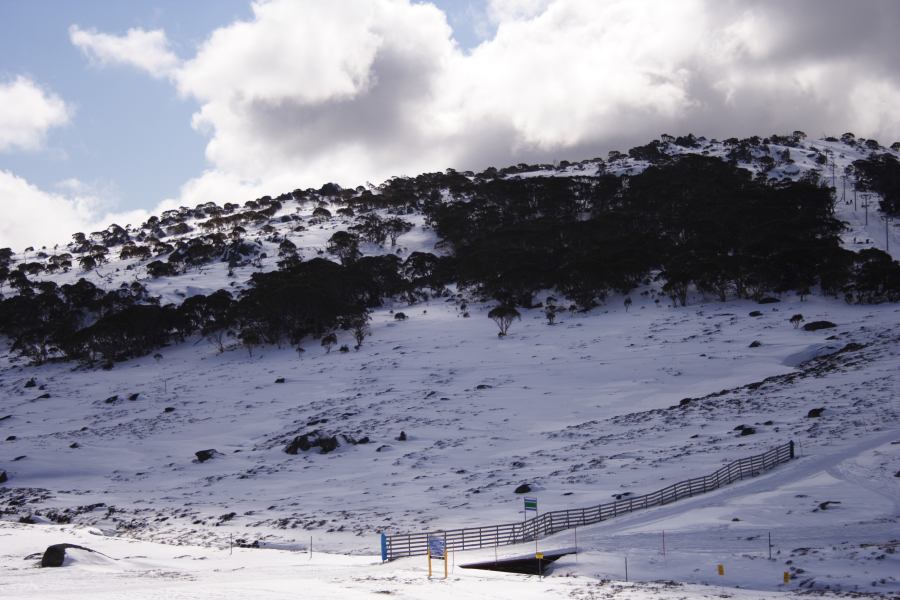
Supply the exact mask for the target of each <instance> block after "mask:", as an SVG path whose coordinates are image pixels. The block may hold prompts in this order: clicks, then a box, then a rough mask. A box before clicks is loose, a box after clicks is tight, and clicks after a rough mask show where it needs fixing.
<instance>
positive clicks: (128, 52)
mask: <svg viewBox="0 0 900 600" xmlns="http://www.w3.org/2000/svg"><path fill="white" fill-rule="evenodd" d="M69 39H70V40H71V42H72V44H74V45H75V46H76V47H77V48H79V49H80V50H81V51H82V52H83V53H84V54H85V55H86V56H87V57H88V59H89V60H90V61H91V62H92V63H94V64H97V65H100V66H106V65H116V64H119V65H128V66H131V67H135V68H137V69H141V70H143V71H146V72H148V73H150V74H151V75H153V76H154V77H165V76H168V75H170V74H171V73H172V71H173V70H174V69H175V68H176V67H177V66H178V65H179V64H180V62H181V61H180V60H179V58H178V57H177V56H176V55H175V53H174V52H172V51H171V50H170V49H169V40H168V38H167V37H166V33H165V31H163V30H161V29H155V30H152V31H145V30H143V29H139V28H133V29H129V30H128V32H127V33H126V34H125V35H124V36H116V35H111V34H107V33H98V32H97V31H94V30H86V29H81V28H80V27H79V26H78V25H72V26H71V27H69Z"/></svg>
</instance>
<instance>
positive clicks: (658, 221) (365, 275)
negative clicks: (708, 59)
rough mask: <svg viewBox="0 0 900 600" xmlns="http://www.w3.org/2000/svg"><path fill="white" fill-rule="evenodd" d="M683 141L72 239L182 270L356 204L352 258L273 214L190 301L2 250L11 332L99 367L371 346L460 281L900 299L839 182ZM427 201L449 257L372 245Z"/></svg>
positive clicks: (561, 289) (346, 240)
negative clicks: (565, 171) (307, 345)
mask: <svg viewBox="0 0 900 600" xmlns="http://www.w3.org/2000/svg"><path fill="white" fill-rule="evenodd" d="M669 137H671V136H669ZM672 143H674V144H679V143H680V144H685V145H690V144H696V143H698V141H697V139H696V138H693V137H685V138H678V139H675V138H672V139H664V140H663V142H659V143H653V144H650V145H648V146H646V147H639V148H637V149H633V152H631V154H632V155H633V156H635V157H639V158H642V159H644V160H648V161H649V162H651V163H652V164H651V166H650V167H649V168H647V169H646V170H645V171H643V172H642V173H640V174H638V175H632V176H622V177H618V176H613V175H610V174H604V169H603V166H604V164H603V162H602V161H601V160H600V159H593V160H592V161H587V162H586V163H581V164H579V165H575V167H576V168H585V167H590V169H591V171H592V172H596V174H593V175H579V176H567V177H552V176H546V177H534V176H530V177H526V178H518V177H515V174H516V173H518V172H521V171H528V170H532V169H529V168H528V166H527V165H518V166H517V167H510V168H509V169H504V170H502V171H498V170H497V169H488V170H486V171H484V172H482V173H477V174H476V173H470V172H465V173H459V172H456V171H453V170H448V171H446V172H444V173H426V174H423V175H420V176H418V177H415V178H394V179H391V180H389V181H388V182H385V184H383V185H382V186H380V187H379V188H377V189H366V188H362V187H360V188H356V189H349V190H345V189H342V188H340V187H339V186H337V185H335V184H327V185H325V186H323V187H322V188H321V189H320V190H305V191H303V190H295V191H294V192H292V193H291V194H285V195H282V196H279V197H278V199H275V200H273V199H271V198H269V197H264V198H260V199H258V200H256V201H250V202H248V203H245V205H244V208H245V209H246V210H244V211H242V212H241V211H238V210H237V208H238V207H237V206H236V205H227V206H226V207H223V208H218V207H215V205H212V204H207V205H200V206H198V207H197V208H196V209H193V210H188V209H182V210H178V211H167V213H164V214H163V215H162V217H161V218H155V217H154V218H153V219H150V220H148V222H147V223H145V224H144V226H143V227H142V232H141V233H140V234H138V235H137V236H135V240H132V239H130V237H129V234H128V232H127V231H125V230H123V229H122V228H120V227H118V226H111V227H110V228H108V229H107V230H105V231H103V232H97V233H94V234H91V239H90V240H89V239H87V237H86V236H84V235H83V234H76V236H73V239H74V242H73V243H72V244H70V248H69V249H70V250H71V251H72V252H75V253H76V254H80V255H79V257H78V258H77V260H78V261H79V262H81V263H89V262H91V261H93V262H94V263H95V264H96V263H100V262H102V261H105V260H106V254H107V252H108V249H107V246H106V245H104V244H110V245H118V246H120V250H119V254H120V256H122V257H123V258H139V259H142V260H144V259H146V260H150V259H151V258H153V257H156V258H155V260H153V261H152V262H149V264H147V271H148V273H149V274H150V275H151V276H153V277H163V276H173V275H177V274H180V273H182V272H183V271H184V270H185V269H187V268H189V267H192V266H196V265H200V264H203V263H206V262H209V261H213V260H224V261H226V262H227V263H228V264H229V265H230V266H234V265H238V264H245V263H246V262H247V261H248V260H250V259H251V258H252V257H254V256H257V257H258V256H261V255H260V254H259V250H260V248H261V247H260V246H259V245H257V244H255V243H253V242H249V241H246V240H244V239H243V238H242V235H241V234H242V233H244V231H243V229H242V228H240V226H239V225H238V223H249V222H251V221H252V222H257V223H259V222H262V221H265V220H267V219H276V218H277V219H280V220H284V219H285V217H275V216H274V215H275V213H276V211H277V209H278V208H280V207H281V206H282V203H285V202H290V201H294V202H300V203H303V202H312V203H315V205H316V207H317V210H318V209H321V210H320V211H319V213H320V216H318V217H316V218H321V219H330V218H333V217H332V216H331V213H330V211H327V209H325V208H324V206H323V205H324V204H326V203H325V199H328V200H329V202H330V203H331V204H339V205H340V208H339V209H337V210H336V212H337V215H338V216H337V218H342V219H346V220H347V221H348V228H347V230H345V231H344V230H342V231H339V232H337V233H335V234H334V235H333V236H332V238H331V239H330V240H329V243H328V250H329V251H330V253H331V254H332V255H333V256H334V257H335V258H336V259H337V260H339V262H338V261H337V260H336V261H331V260H326V259H324V258H316V259H313V260H308V261H303V260H301V259H300V257H299V256H298V254H297V251H296V246H295V245H294V244H293V243H292V242H290V240H288V239H287V238H284V237H278V236H277V233H275V232H276V230H275V228H274V227H272V226H271V225H269V224H268V223H267V225H266V226H264V227H269V228H270V233H269V235H270V238H269V239H270V240H272V241H274V242H276V243H278V244H279V246H278V254H279V260H278V266H279V269H278V270H276V271H271V272H267V273H264V272H258V273H255V274H253V275H252V278H251V280H250V281H249V282H248V283H249V284H248V286H247V287H246V288H245V290H244V291H242V292H241V293H240V294H238V295H236V296H234V295H232V294H231V293H230V292H228V291H227V290H220V291H217V292H215V293H213V294H210V295H209V296H202V295H201V296H193V297H191V298H187V299H186V300H184V301H183V302H182V303H181V304H180V305H174V304H170V305H164V306H161V305H160V304H159V300H158V299H156V298H152V297H150V296H148V294H147V291H146V289H145V288H144V287H143V286H142V285H141V284H139V283H135V284H132V285H130V286H127V285H124V286H123V287H121V288H119V289H116V290H110V291H107V290H103V289H100V288H98V287H96V286H95V285H94V284H92V283H90V282H88V281H86V280H84V279H82V280H79V281H78V282H77V283H75V284H67V285H62V286H57V285H56V284H55V283H52V282H47V281H33V280H32V278H33V277H35V276H36V275H37V274H39V273H40V272H41V271H42V270H48V268H50V264H51V263H52V264H53V265H54V266H53V267H52V269H63V270H65V269H68V268H71V263H72V261H73V260H76V259H74V257H73V256H72V254H69V253H64V254H59V255H56V256H55V257H49V258H48V257H47V256H46V254H45V255H44V257H43V258H45V259H47V261H48V262H47V264H46V265H45V266H42V263H38V262H29V261H28V260H22V261H21V262H20V263H19V264H18V265H16V266H15V268H13V266H12V253H11V252H10V251H8V250H4V249H0V292H2V291H3V288H4V287H7V288H9V290H11V292H12V293H10V294H8V296H7V297H6V298H2V297H0V335H4V336H6V337H7V338H8V339H9V340H10V342H11V344H12V348H13V350H14V351H16V352H19V353H20V354H22V355H23V356H26V357H29V358H30V359H32V360H34V361H36V362H44V361H47V360H53V359H64V360H76V361H81V362H83V363H86V364H111V363H112V362H114V361H117V360H123V359H126V358H130V357H134V356H140V355H144V354H147V353H149V352H151V351H153V350H154V349H155V348H158V347H160V346H163V345H165V344H169V343H173V342H177V341H179V340H183V339H185V338H186V337H188V336H192V335H200V336H205V337H210V338H214V339H217V340H218V342H217V343H218V345H219V346H220V348H221V347H222V340H223V339H226V338H233V339H238V340H240V341H241V342H242V343H244V345H245V346H246V347H247V348H248V349H252V348H253V347H254V346H257V345H260V344H291V345H299V344H300V343H301V342H302V341H303V340H305V339H308V338H312V339H319V340H322V341H323V342H328V343H326V344H325V346H326V348H330V347H331V345H333V340H334V339H335V338H334V337H333V336H332V334H333V333H334V332H335V331H337V330H346V331H349V332H351V333H352V335H353V337H354V338H355V339H356V340H357V345H358V344H361V343H362V341H363V339H364V338H365V336H366V335H367V332H368V327H367V322H368V313H369V311H370V310H371V309H372V308H374V307H377V306H379V305H380V304H381V303H382V302H383V300H384V299H385V298H396V299H401V300H406V301H408V302H415V301H418V300H421V299H424V298H427V297H429V295H433V294H441V293H443V291H444V289H445V287H446V286H447V285H448V284H450V283H458V284H460V285H461V286H462V287H463V288H468V289H469V290H471V291H472V292H473V293H475V294H477V295H479V296H481V297H483V298H485V299H494V300H497V301H498V302H499V303H500V305H502V306H504V307H509V308H510V309H511V310H515V307H516V306H524V307H530V306H533V303H534V297H535V294H536V293H537V292H539V291H542V290H548V289H551V290H556V291H557V292H558V293H560V294H562V295H565V296H566V297H568V298H569V299H571V300H572V301H573V302H575V303H576V304H577V305H578V306H579V307H581V308H585V309H586V308H590V307H593V306H595V305H596V304H597V303H600V302H602V301H603V300H604V299H605V298H606V297H607V296H608V295H610V294H612V293H628V292H629V291H630V290H632V289H634V288H635V287H636V286H637V285H639V284H641V283H647V282H649V281H650V279H651V278H654V277H656V278H658V279H659V281H660V282H661V284H662V289H663V291H664V292H665V293H666V294H667V295H668V296H669V297H670V298H671V299H672V301H673V303H676V304H684V303H685V302H686V300H687V296H688V293H689V291H691V290H698V291H700V292H703V293H706V294H710V295H712V296H714V297H717V298H719V299H721V300H726V299H728V298H730V297H741V298H761V297H762V296H764V295H766V294H770V293H783V292H787V291H796V292H798V293H800V294H801V295H805V294H809V293H810V292H811V290H812V289H814V288H816V287H817V286H818V287H819V288H820V289H821V290H822V291H823V292H824V293H826V294H830V295H834V296H837V297H842V298H845V299H846V300H847V301H849V302H883V301H897V300H900V263H898V262H896V261H894V260H892V259H891V258H890V256H888V255H887V254H885V253H883V252H881V251H878V250H865V251H862V252H858V253H855V252H851V251H849V250H845V249H843V248H841V247H840V243H839V234H840V233H841V231H842V228H843V225H842V223H840V222H839V221H837V220H836V219H835V218H834V214H833V210H834V196H833V192H832V191H831V190H830V189H828V188H824V187H820V186H818V185H817V184H815V183H813V182H812V181H811V180H805V181H799V182H777V183H776V182H767V181H765V180H764V179H761V178H753V177H751V175H750V173H749V172H747V171H745V170H742V169H739V168H737V166H736V165H734V164H733V163H731V162H728V161H721V160H717V159H712V158H706V157H703V156H698V155H685V156H682V157H668V156H666V157H665V158H660V156H661V155H662V153H661V152H660V148H661V147H662V144H672ZM738 145H740V144H739V143H738V142H737V141H736V143H735V147H737V146H738ZM567 165H568V163H567ZM546 167H547V169H551V168H553V167H552V166H546ZM854 168H855V169H856V172H857V173H858V178H859V180H860V182H861V184H864V185H865V186H868V187H869V188H870V189H873V190H876V191H879V193H881V194H882V195H883V196H884V198H885V201H886V202H888V201H894V200H890V199H891V198H894V196H892V195H891V194H892V193H893V192H892V191H891V190H893V189H894V188H893V187H891V186H892V185H894V183H895V178H896V168H897V161H896V159H893V158H892V157H889V156H888V157H887V158H885V157H878V156H873V157H871V158H870V159H868V160H867V161H858V162H857V163H856V164H855V165H854ZM892 182H894V183H892ZM331 204H329V205H331ZM375 210H380V211H382V212H386V213H387V217H384V216H379V215H378V214H377V213H375V212H374V211H375ZM419 211H421V212H424V214H425V215H426V217H427V220H428V223H429V225H430V226H431V227H433V228H434V229H435V231H436V232H437V233H438V235H439V236H440V237H441V238H442V240H443V242H442V244H443V245H444V247H445V248H446V249H447V250H449V251H450V252H449V253H448V255H446V256H437V255H435V254H431V253H424V252H413V253H411V254H410V255H409V256H407V257H406V259H405V260H402V259H401V258H399V257H398V256H396V255H395V254H385V255H383V256H366V257H363V256H361V254H360V249H359V245H360V243H361V242H363V241H365V242H371V243H378V244H382V245H383V244H385V243H386V242H387V241H388V240H390V241H391V243H392V244H393V243H395V242H396V238H397V237H398V236H400V235H402V234H403V233H405V232H406V231H408V230H409V228H410V225H409V223H408V222H407V221H405V220H404V219H403V218H402V215H406V214H411V213H415V212H419ZM326 212H327V213H328V214H327V215H326V214H325V213H326ZM187 217H192V218H200V217H204V218H206V219H207V220H206V221H204V224H201V225H200V226H199V227H200V229H202V230H203V231H205V232H206V233H200V234H198V235H196V236H195V237H193V238H189V239H180V240H175V241H174V243H172V244H168V243H165V242H162V241H160V239H158V238H157V237H156V233H159V231H158V230H160V229H163V228H170V227H174V226H177V225H178V224H179V223H183V222H184V219H185V218H187ZM288 217H290V216H288ZM288 220H289V221H290V220H291V219H290V218H288ZM350 222H352V224H350ZM227 227H231V228H232V229H231V231H230V233H227V234H226V233H225V232H223V231H222V229H225V228H227ZM292 227H295V226H292ZM260 231H262V229H260ZM162 234H163V235H165V232H163V233H162ZM136 241H137V242H141V243H142V244H144V245H138V244H137V243H136ZM101 249H102V251H101ZM35 256H36V257H37V258H40V253H36V254H35ZM51 259H52V260H51ZM34 265H37V267H34ZM82 266H83V268H86V267H85V266H84V265H82ZM549 318H550V317H548V319H549ZM551 322H552V319H551Z"/></svg>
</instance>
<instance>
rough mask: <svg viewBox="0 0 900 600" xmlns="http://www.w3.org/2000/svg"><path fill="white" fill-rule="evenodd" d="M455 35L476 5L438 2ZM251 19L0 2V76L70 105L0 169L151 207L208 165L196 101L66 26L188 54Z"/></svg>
mask: <svg viewBox="0 0 900 600" xmlns="http://www.w3.org/2000/svg"><path fill="white" fill-rule="evenodd" d="M436 4H437V5H438V6H440V7H441V8H442V9H444V11H445V12H446V13H447V18H448V22H450V24H451V25H452V26H453V27H454V35H455V37H456V40H457V42H458V43H459V44H460V45H461V46H462V47H465V48H471V47H472V46H474V45H477V43H478V42H479V41H480V39H479V38H478V36H477V35H476V33H475V31H474V23H473V21H472V15H473V14H475V13H476V12H477V11H478V10H483V5H482V3H480V2H459V1H452V0H446V1H443V2H436ZM251 17H252V11H251V10H250V3H249V2H248V1H247V0H202V1H200V0H198V1H191V2H185V1H183V0H169V1H153V2H147V1H139V0H116V1H114V2H110V1H109V0H89V1H83V0H79V1H66V0H55V1H54V0H29V1H27V2H26V1H11V0H7V1H3V2H0V79H2V78H9V77H11V76H13V75H16V74H26V75H28V76H30V77H31V78H32V79H33V80H34V81H35V82H37V83H38V84H39V85H41V86H44V87H46V88H49V89H51V90H52V91H53V92H55V93H56V94H58V95H59V96H61V97H62V98H63V99H65V100H66V101H67V102H69V103H70V104H71V105H72V106H73V107H74V115H73V118H72V120H71V122H70V123H69V124H68V125H66V126H63V127H60V128H55V129H53V130H51V131H50V132H49V135H48V139H47V142H46V145H45V146H44V148H42V149H41V150H40V151H37V152H27V153H7V154H0V169H6V170H9V171H12V172H14V173H16V174H18V175H20V176H22V177H24V178H26V179H27V180H28V181H30V182H33V183H35V184H36V185H38V186H39V187H41V188H44V189H52V188H54V186H55V184H57V183H58V182H60V181H64V180H67V179H71V178H75V179H78V180H81V181H83V182H85V183H87V184H89V185H92V186H95V187H98V188H100V190H101V191H102V192H103V193H105V194H109V195H111V196H113V197H114V199H115V200H117V201H118V202H119V206H120V207H122V208H139V207H151V206H154V205H155V204H156V203H157V202H159V200H161V199H162V198H167V197H173V196H175V195H176V194H177V192H178V188H179V186H181V185H182V184H183V183H184V182H185V181H187V180H188V179H190V178H191V177H193V176H195V175H196V174H197V173H199V172H201V171H202V170H203V169H204V167H205V166H206V162H207V161H206V159H205V157H204V150H205V147H206V143H207V138H206V136H204V135H202V134H201V133H198V132H197V131H194V130H193V129H192V128H191V126H190V123H191V115H192V114H193V113H194V112H195V111H196V110H197V108H198V103H197V102H196V101H195V100H194V99H192V98H184V97H179V95H178V94H177V93H176V92H175V91H174V90H173V89H172V86H171V85H169V84H168V83H167V82H166V81H164V80H159V79H154V78H151V77H147V76H146V75H145V74H143V73H140V72H137V71H134V70H132V69H128V68H122V67H120V68H97V67H96V66H92V65H91V64H89V62H88V61H86V60H85V57H84V55H83V54H82V53H81V52H80V51H79V50H78V48H76V47H75V46H74V45H73V44H72V43H71V42H70V40H69V26H70V25H73V24H77V25H79V26H81V27H83V28H85V29H96V30H98V31H103V32H108V33H116V34H123V33H125V31H126V30H128V29H129V28H132V27H138V28H143V29H160V28H161V29H164V30H165V31H166V34H167V36H168V38H169V40H170V41H171V42H172V46H173V49H174V50H175V52H176V53H177V54H179V55H182V56H190V55H193V54H194V52H195V50H196V48H197V47H198V46H199V45H200V44H202V43H203V41H204V40H205V39H206V38H207V37H208V36H209V35H210V33H211V32H212V31H213V30H215V29H216V28H217V27H222V26H225V25H228V24H229V23H232V22H233V21H235V20H239V19H240V20H246V19H250V18H251Z"/></svg>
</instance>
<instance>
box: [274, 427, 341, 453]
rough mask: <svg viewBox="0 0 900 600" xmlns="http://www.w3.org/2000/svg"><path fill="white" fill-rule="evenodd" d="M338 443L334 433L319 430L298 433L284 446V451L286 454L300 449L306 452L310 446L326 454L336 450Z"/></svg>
mask: <svg viewBox="0 0 900 600" xmlns="http://www.w3.org/2000/svg"><path fill="white" fill-rule="evenodd" d="M338 446H340V443H339V442H338V439H337V436H336V435H324V434H323V433H322V432H320V431H319V430H315V431H311V432H309V433H304V434H303V435H298V436H297V437H295V438H294V439H293V440H291V441H290V443H289V444H288V445H287V446H285V448H284V451H285V452H286V453H288V454H297V453H298V452H300V451H301V450H302V451H303V452H306V451H307V450H310V449H312V448H319V449H320V454H328V453H329V452H333V451H334V450H337V448H338Z"/></svg>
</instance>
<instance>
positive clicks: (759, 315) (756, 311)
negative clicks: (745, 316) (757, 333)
mask: <svg viewBox="0 0 900 600" xmlns="http://www.w3.org/2000/svg"><path fill="white" fill-rule="evenodd" d="M750 316H751V317H761V316H762V313H761V312H759V311H758V310H754V311H752V312H751V313H750Z"/></svg>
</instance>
